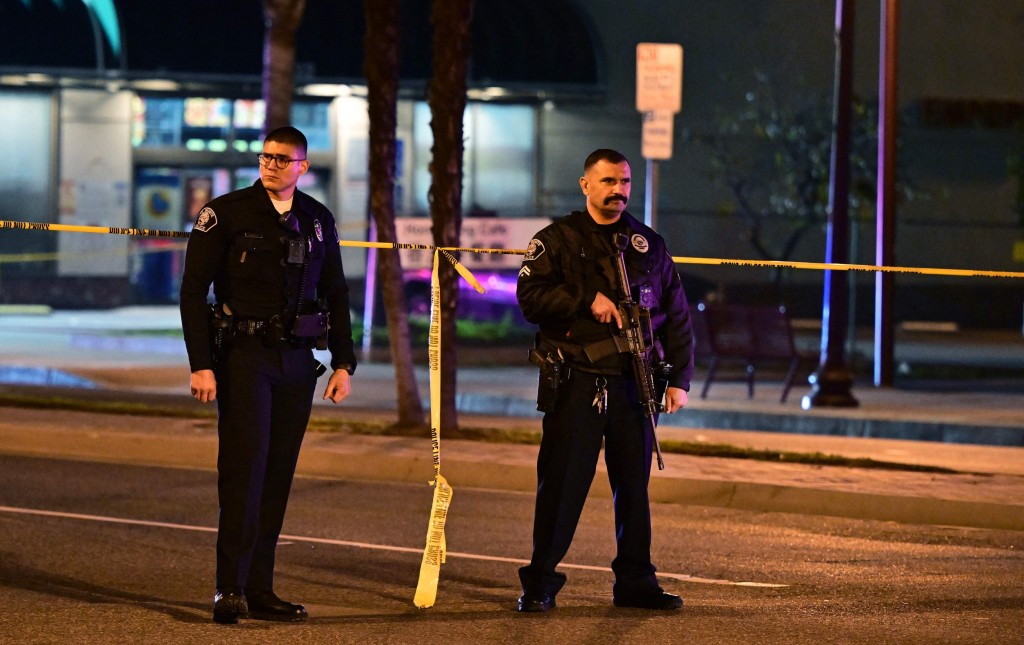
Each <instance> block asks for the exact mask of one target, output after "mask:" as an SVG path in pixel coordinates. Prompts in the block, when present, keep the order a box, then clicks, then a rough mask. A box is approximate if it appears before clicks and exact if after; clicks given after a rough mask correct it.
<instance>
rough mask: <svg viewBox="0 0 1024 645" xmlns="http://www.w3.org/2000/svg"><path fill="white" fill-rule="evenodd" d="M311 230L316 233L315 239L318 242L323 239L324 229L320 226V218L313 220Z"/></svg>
mask: <svg viewBox="0 0 1024 645" xmlns="http://www.w3.org/2000/svg"><path fill="white" fill-rule="evenodd" d="M313 232H314V233H316V239H317V241H318V242H323V241H324V229H323V227H322V226H320V220H318V219H315V220H313Z"/></svg>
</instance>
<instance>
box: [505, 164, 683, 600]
mask: <svg viewBox="0 0 1024 645" xmlns="http://www.w3.org/2000/svg"><path fill="white" fill-rule="evenodd" d="M630 180H631V177H630V169H629V162H628V161H627V160H626V158H625V157H624V156H623V155H622V154H620V153H618V152H616V151H614V150H608V149H601V150H596V151H594V152H593V153H591V155H590V156H589V157H587V160H586V162H585V163H584V166H583V177H581V178H580V180H579V181H580V188H581V189H582V191H583V194H584V195H585V196H586V210H584V211H578V212H573V213H571V214H570V215H568V216H566V217H564V218H562V219H560V220H558V221H556V222H555V223H553V224H551V225H550V226H548V227H546V228H544V229H543V230H541V231H540V232H539V233H537V235H536V237H535V238H534V239H533V240H531V241H530V245H529V248H528V250H527V253H526V255H525V257H524V259H523V264H522V268H521V269H520V272H519V282H518V288H517V295H518V299H519V305H520V307H521V308H522V310H523V314H524V315H525V317H526V319H527V320H529V321H530V322H532V323H535V324H536V325H538V327H539V332H538V335H537V339H538V340H537V348H536V349H537V350H538V352H539V353H540V355H541V356H542V359H541V360H542V362H543V363H544V364H545V365H550V366H554V369H553V370H551V371H550V372H549V373H548V374H547V377H548V378H547V381H545V379H544V378H542V379H541V381H542V383H541V392H540V394H539V397H538V407H539V409H542V410H543V411H544V419H543V438H542V440H541V446H540V451H539V455H538V458H537V477H538V486H537V499H536V508H535V514H534V528H533V555H532V557H531V560H530V564H529V565H527V566H524V567H522V568H521V569H520V570H519V578H520V581H521V582H522V586H523V595H522V596H521V597H520V598H519V605H518V609H519V611H524V612H542V611H547V610H549V609H551V608H553V607H554V606H555V596H556V595H557V594H558V592H559V590H560V589H561V588H562V586H563V585H564V584H565V580H566V577H565V575H564V574H562V573H560V572H558V571H556V570H555V567H556V566H557V565H558V563H559V562H560V561H561V560H562V558H563V557H564V556H565V554H566V552H567V551H568V549H569V545H570V543H571V542H572V537H573V533H574V532H575V530H576V525H577V524H578V522H579V518H580V513H581V512H582V510H583V505H584V502H585V501H586V497H587V492H588V491H589V489H590V485H591V482H592V481H593V478H594V473H595V470H596V466H597V459H598V454H599V452H600V450H601V443H602V439H603V441H604V447H605V463H606V465H607V467H608V478H609V481H610V483H611V487H612V492H613V499H614V507H615V540H616V556H615V559H614V560H613V561H612V570H613V572H614V574H615V583H614V586H613V588H612V594H613V602H614V604H615V605H616V606H619V607H639V608H644V609H664V610H671V609H679V608H680V607H682V605H683V602H682V600H681V599H680V598H679V597H678V596H675V595H673V594H670V593H666V592H665V591H664V590H662V588H661V587H660V586H659V584H658V580H657V577H656V576H655V568H654V566H653V565H652V564H651V515H650V504H649V500H648V493H647V484H648V481H649V479H650V471H651V460H652V457H651V453H652V447H653V440H654V437H653V428H651V427H650V424H649V423H648V421H647V419H646V417H645V415H644V410H643V408H642V407H641V405H640V401H639V394H638V388H637V385H636V382H635V379H634V378H633V375H632V372H631V366H632V363H631V362H630V360H631V355H630V354H628V353H621V348H620V345H619V344H618V343H616V342H615V341H616V337H618V336H619V333H618V330H619V329H620V328H621V327H622V324H623V321H622V317H621V315H620V312H619V309H618V306H617V302H619V301H620V299H621V298H622V297H623V294H621V293H619V289H620V287H619V281H618V279H617V276H618V274H617V273H616V259H617V256H618V248H617V247H616V245H615V244H614V243H613V240H614V237H615V236H616V234H625V235H626V237H627V238H628V240H629V244H628V246H627V248H626V249H625V264H626V268H627V273H628V278H629V285H630V291H631V295H632V296H633V298H634V300H639V303H640V305H641V306H643V307H648V308H649V309H650V314H651V329H652V330H653V335H654V337H655V338H654V339H650V338H648V339H647V344H649V345H650V344H652V340H654V341H656V343H655V344H656V345H657V346H658V350H659V351H660V352H661V356H658V357H651V358H652V361H657V362H660V363H661V364H662V365H667V367H666V368H665V370H666V371H665V372H664V373H663V378H664V381H665V383H663V385H665V386H667V387H666V391H665V399H664V410H665V411H666V412H669V413H672V412H675V411H676V410H678V409H680V408H682V407H683V406H684V405H686V402H687V391H688V390H689V388H690V378H691V376H692V373H693V368H692V341H691V335H690V317H689V309H688V306H687V302H686V296H685V295H684V293H683V286H682V284H681V282H680V279H679V274H678V273H677V271H676V269H675V265H674V264H673V262H672V258H671V257H670V256H669V254H668V251H667V249H666V247H665V241H664V240H663V239H662V238H661V236H660V235H658V234H657V233H655V232H654V231H653V230H651V229H650V228H648V227H647V226H644V225H643V224H642V223H640V222H638V221H637V220H636V219H635V218H633V217H632V216H631V215H630V214H629V213H627V212H626V211H625V209H626V204H627V203H628V202H629V193H630V185H631V181H630ZM658 359H662V360H660V361H658ZM552 374H553V375H552ZM543 376H545V375H544V374H543V373H542V377H543ZM552 390H553V393H552Z"/></svg>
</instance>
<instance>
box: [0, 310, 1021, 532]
mask: <svg viewBox="0 0 1024 645" xmlns="http://www.w3.org/2000/svg"><path fill="white" fill-rule="evenodd" d="M175 328H179V325H178V321H177V310H176V308H174V307H140V308H129V309H123V310H115V311H113V312H56V313H51V314H48V315H43V314H35V315H32V314H26V315H10V314H8V315H0V381H6V382H10V381H12V380H16V379H15V377H17V378H19V379H20V380H21V381H22V384H20V385H7V386H4V387H3V389H4V390H6V391H8V392H10V391H20V392H25V391H38V388H40V387H46V388H49V389H53V388H60V389H61V390H62V393H66V394H67V395H68V396H71V395H74V394H75V393H77V394H78V395H79V396H92V397H107V398H111V397H112V398H126V397H129V398H131V397H134V398H135V399H137V400H142V401H146V400H149V401H153V402H160V403H161V404H163V403H165V402H168V401H175V402H177V404H178V405H186V406H191V405H194V406H197V407H198V406H199V404H195V403H194V402H192V401H191V400H190V399H189V398H188V396H187V377H188V374H187V372H188V369H187V362H186V360H185V356H184V349H183V346H182V344H181V341H180V338H177V337H175V336H173V335H165V336H153V334H154V333H156V332H159V331H162V330H167V329H175ZM1017 340H1019V339H1017ZM951 345H952V343H945V344H944V345H943V347H944V349H945V350H946V351H948V350H949V347H950V346H951ZM961 351H970V347H969V345H966V346H965V347H964V348H962V349H961ZM985 351H989V350H985ZM1021 351H1024V344H1022V346H1017V345H1015V344H1014V339H1012V338H1011V339H1010V340H1009V342H1008V343H1007V342H1005V341H1004V347H1003V349H1002V350H1001V351H998V352H996V353H997V354H998V355H999V356H1000V357H1001V360H1006V357H1007V355H1009V356H1010V360H1013V353H1014V352H1021ZM979 353H982V354H983V353H984V352H979ZM524 363H525V361H524ZM1021 364H1022V365H1024V362H1022V363H1021ZM698 375H699V373H698ZM418 376H419V378H420V380H421V392H422V393H423V394H424V395H425V394H426V392H427V372H426V370H425V368H421V369H419V370H418ZM31 379H35V381H34V383H28V384H26V383H25V381H26V380H31ZM458 379H459V408H460V426H462V427H468V426H473V427H479V428H517V429H523V430H526V431H529V432H537V433H539V416H538V414H537V413H536V412H535V410H534V409H533V403H532V397H533V395H534V387H535V382H536V380H535V379H536V373H535V371H534V369H533V368H532V367H530V366H528V365H522V366H514V367H502V368H482V367H465V368H462V369H460V370H459V374H458ZM353 384H354V393H353V395H352V397H351V398H350V400H349V401H346V403H345V404H343V405H342V406H340V407H338V408H334V407H333V406H330V405H329V404H326V403H323V402H320V403H319V404H318V405H317V406H316V407H315V411H314V414H315V415H316V416H317V417H323V418H327V419H330V418H337V419H345V418H349V419H358V420H364V421H370V422H379V423H381V424H386V423H390V422H393V421H394V396H395V395H394V386H393V375H392V369H391V366H390V364H385V363H365V364H363V365H361V366H360V368H359V371H358V372H357V374H356V377H355V378H354V380H353ZM700 385H701V384H700V383H699V382H698V383H696V384H695V387H694V388H693V394H694V396H693V398H692V399H691V404H690V406H688V407H687V409H686V410H684V411H683V412H681V413H678V414H676V415H671V416H668V415H666V416H665V417H663V420H662V424H661V426H660V428H659V437H660V438H661V441H662V443H663V444H665V445H666V446H669V445H670V444H671V442H673V441H691V442H706V443H714V444H725V445H730V446H736V447H741V448H752V449H758V450H772V451H781V452H798V453H814V452H818V453H823V454H831V455H841V456H845V457H851V458H860V457H864V458H870V459H874V460H877V461H887V462H897V463H901V464H917V465H923V466H933V467H937V468H944V469H948V470H950V471H954V472H913V471H908V470H883V469H867V468H848V467H838V466H808V465H802V464H793V463H784V462H781V463H780V462H767V461H754V460H740V459H733V458H712V457H693V456H687V455H679V454H670V453H667V454H666V455H665V462H666V469H665V470H664V471H655V472H654V474H653V476H652V482H651V495H652V499H653V500H655V501H657V502H666V503H687V504H697V505H710V506H723V507H729V508H737V509H744V510H754V511H778V512H797V513H812V514H813V513H817V514H826V515H837V516H846V517H856V518H863V519H875V520H883V521H898V522H910V523H929V524H948V525H957V526H972V527H981V528H994V529H1009V530H1024V447H1022V446H1024V441H1021V436H1022V432H1024V431H1022V426H1024V392H1014V391H1012V390H1011V391H1001V392H976V391H973V392H972V391H907V390H895V389H888V390H879V389H874V388H870V387H864V386H856V387H855V390H854V395H855V396H856V397H857V398H858V400H859V401H860V404H861V405H860V406H859V407H857V408H852V409H829V410H817V409H816V410H808V411H805V410H802V409H801V408H800V405H799V398H800V395H801V394H803V393H804V392H801V389H800V387H799V386H797V387H795V388H794V391H793V393H792V395H791V398H792V400H791V401H790V402H789V403H786V404H780V403H779V402H778V396H779V393H780V391H781V386H780V384H779V383H777V382H773V381H770V380H767V381H765V382H763V383H762V382H760V381H759V383H758V386H757V390H756V396H755V398H754V399H752V400H748V399H747V398H746V394H745V387H744V386H742V385H739V384H734V383H726V382H722V383H718V382H716V383H715V385H714V386H713V387H712V389H711V392H710V395H709V398H708V399H707V400H701V399H699V397H698V396H697V393H698V392H699V391H700ZM208 409H210V408H208ZM54 417H55V415H54V414H53V413H52V412H45V411H31V410H19V411H13V410H5V413H4V418H3V419H0V445H2V446H3V447H2V448H0V450H3V451H4V452H10V453H13V454H33V455H51V456H60V457H69V458H75V457H85V458H97V459H106V460H126V461H132V462H141V463H153V464H161V465H178V466H190V467H194V466H199V467H204V468H212V467H213V459H214V456H215V453H216V446H215V444H216V438H215V431H214V430H213V426H212V423H208V422H207V423H205V425H204V423H197V422H196V421H195V420H189V419H162V420H161V422H160V423H153V422H152V419H149V420H141V419H140V418H131V417H129V418H127V419H125V418H119V417H111V416H108V415H95V414H80V413H75V414H68V415H63V414H62V415H61V418H60V419H57V420H55V418H54ZM424 434H425V433H424ZM922 439H927V440H922ZM535 458H536V446H533V445H510V444H497V443H490V442H484V441H457V440H446V439H445V438H444V437H443V436H442V473H443V474H444V475H445V477H446V478H447V479H448V480H449V481H450V482H451V483H452V485H453V486H454V487H456V488H458V487H460V486H463V487H466V486H468V487H495V488H503V489H509V490H521V491H524V492H529V491H532V490H533V488H534V486H535V483H536V481H535V474H534V460H535ZM300 472H301V473H302V474H305V475H312V476H324V477H344V478H358V479H380V480H390V481H394V480H402V481H424V482H426V481H427V480H428V479H430V477H431V476H432V474H433V468H432V467H431V452H430V443H429V437H427V436H422V437H421V438H419V439H417V438H410V437H380V436H365V435H358V434H351V433H345V432H342V433H321V432H313V433H310V435H309V436H308V438H307V440H306V443H305V445H304V447H303V455H302V459H301V462H300ZM606 482H607V479H606V478H605V477H604V475H603V474H599V475H598V477H597V479H596V480H595V484H594V489H593V494H595V495H607V494H608V493H607V488H608V487H607V483H606Z"/></svg>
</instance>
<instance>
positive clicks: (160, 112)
mask: <svg viewBox="0 0 1024 645" xmlns="http://www.w3.org/2000/svg"><path fill="white" fill-rule="evenodd" d="M329 108H330V103H329V102H326V101H319V102H302V103H300V102H295V103H293V104H292V123H294V124H295V127H297V128H298V129H300V130H302V132H303V133H304V134H305V135H306V139H307V140H308V142H309V150H310V151H329V150H330V149H331V135H330V109H329ZM132 112H133V115H132V146H133V147H135V148H182V147H184V148H186V149H188V150H212V151H214V152H221V151H224V150H227V149H228V148H229V147H230V148H233V149H234V150H236V151H238V152H244V153H248V152H259V151H260V150H262V149H263V143H262V141H263V140H262V137H261V133H262V130H263V122H264V121H265V120H266V107H265V104H264V102H263V100H262V99H237V100H234V101H231V100H228V99H221V98H202V97H190V98H176V97H171V98H167V97H155V96H136V97H135V99H134V100H133V102H132Z"/></svg>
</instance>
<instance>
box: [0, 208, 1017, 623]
mask: <svg viewBox="0 0 1024 645" xmlns="http://www.w3.org/2000/svg"><path fill="white" fill-rule="evenodd" d="M5 228H10V229H21V230H44V231H65V232H78V233H100V234H108V235H132V236H146V237H172V238H173V237H178V238H181V237H188V236H189V234H188V233H186V232H183V231H158V230H150V229H139V228H117V227H105V226H74V225H66V224H43V223H35V222H16V221H3V220H0V229H5ZM339 244H340V245H341V246H346V247H363V248H376V249H396V250H406V249H415V250H425V251H432V252H433V253H434V266H433V270H432V272H431V278H430V287H431V297H430V330H429V335H428V338H429V340H428V343H429V347H428V357H429V373H430V443H431V452H432V453H433V462H434V480H433V481H431V482H429V484H430V485H431V486H433V487H434V494H433V501H432V504H431V511H430V521H429V523H428V525H427V540H426V546H425V548H424V550H423V559H422V561H421V563H420V575H419V580H418V582H417V585H416V593H415V596H414V598H413V603H414V604H415V605H416V606H417V607H419V608H428V607H432V606H433V605H434V603H435V601H436V599H437V586H438V582H439V580H440V570H441V565H442V564H444V562H445V557H446V553H447V544H446V541H445V534H444V528H445V521H446V520H447V517H448V509H449V506H450V504H451V499H452V492H453V491H452V487H451V486H450V485H449V484H448V481H447V480H446V479H445V478H444V477H443V476H442V475H441V342H442V339H441V306H440V300H441V297H440V296H441V286H440V281H439V280H438V266H439V263H440V258H441V257H444V258H445V260H447V261H448V262H450V263H452V265H453V266H454V267H455V269H456V271H458V273H459V275H460V276H461V277H462V278H463V279H464V280H466V281H467V282H468V283H469V284H470V285H472V286H473V288H474V289H476V291H477V292H479V293H485V292H486V289H484V287H483V285H481V284H480V281H479V280H477V279H476V277H475V276H474V275H473V273H472V272H471V271H470V270H469V269H467V268H466V267H465V266H463V265H462V263H460V262H459V261H458V260H457V259H456V258H455V256H453V255H452V253H454V252H465V253H489V254H500V255H525V254H526V250H525V249H477V248H459V247H439V246H433V245H428V244H405V243H400V242H358V241H350V240H342V241H341V242H339ZM163 250H168V249H166V248H164V249H152V250H151V251H153V252H156V251H163ZM58 255H60V254H51V253H35V254H33V253H24V254H10V255H7V256H4V255H0V263H3V262H15V261H32V260H41V259H46V260H52V259H56V257H57V256H58ZM672 261H673V262H674V263H676V264H703V265H732V266H741V267H771V268H791V269H801V270H817V271H870V272H889V273H907V274H921V275H945V276H967V277H993V278H1018V279H1019V278H1024V272H1016V271H982V270H975V269H940V268H926V267H893V266H880V265H870V264H842V263H830V262H791V261H778V260H735V259H723V258H696V257H684V256H678V257H676V256H674V257H672Z"/></svg>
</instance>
